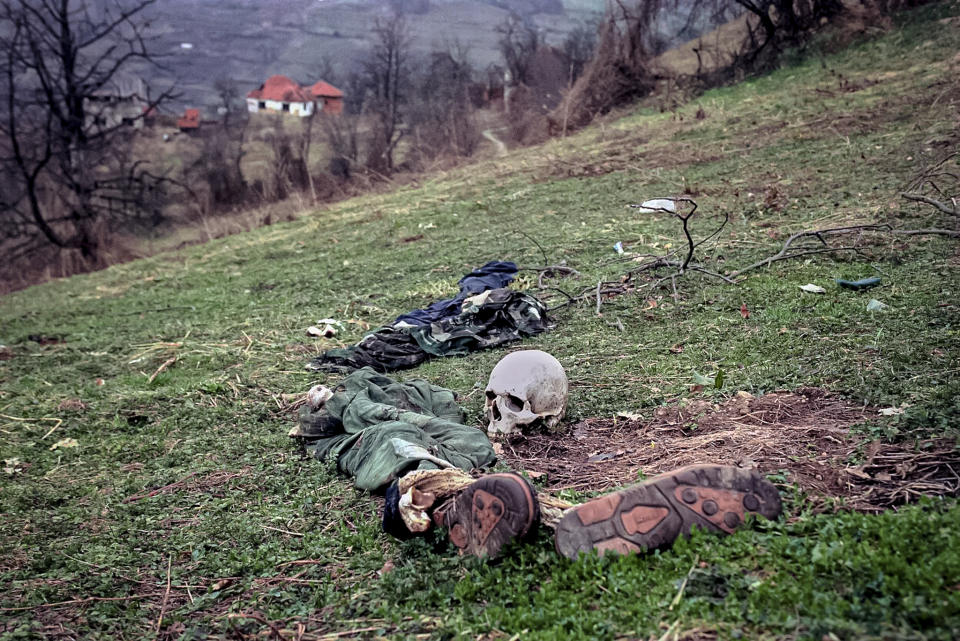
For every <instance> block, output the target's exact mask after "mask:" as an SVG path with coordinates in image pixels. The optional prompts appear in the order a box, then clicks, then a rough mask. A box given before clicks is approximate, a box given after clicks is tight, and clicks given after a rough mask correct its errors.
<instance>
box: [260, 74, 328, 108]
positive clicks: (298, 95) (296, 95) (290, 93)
mask: <svg viewBox="0 0 960 641" xmlns="http://www.w3.org/2000/svg"><path fill="white" fill-rule="evenodd" d="M247 98H253V99H255V100H276V101H277V102H312V101H313V98H312V97H311V96H310V94H308V93H307V92H306V91H304V89H303V87H301V86H300V85H298V84H297V83H295V82H294V81H293V80H291V79H290V78H287V77H286V76H280V75H276V76H270V77H269V78H267V81H266V82H265V83H263V85H261V86H260V88H259V89H254V90H253V91H251V92H250V93H248V94H247Z"/></svg>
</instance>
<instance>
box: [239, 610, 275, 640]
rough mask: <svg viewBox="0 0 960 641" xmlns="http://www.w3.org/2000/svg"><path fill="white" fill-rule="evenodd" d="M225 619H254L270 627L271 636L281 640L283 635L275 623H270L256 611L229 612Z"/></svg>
mask: <svg viewBox="0 0 960 641" xmlns="http://www.w3.org/2000/svg"><path fill="white" fill-rule="evenodd" d="M227 619H229V620H233V619H250V620H251V621H256V622H257V623H260V624H263V625H265V626H267V627H268V628H270V634H271V637H273V638H277V639H281V641H282V639H283V635H282V634H281V633H280V629H279V628H277V626H276V625H274V624H273V623H271V622H270V621H268V620H267V619H266V618H265V617H264V616H263V615H262V614H259V613H257V612H251V613H245V612H239V613H230V614H228V615H227Z"/></svg>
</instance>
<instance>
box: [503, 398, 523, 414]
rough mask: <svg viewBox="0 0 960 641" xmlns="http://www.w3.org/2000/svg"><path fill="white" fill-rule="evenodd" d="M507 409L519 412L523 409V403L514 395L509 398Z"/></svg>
mask: <svg viewBox="0 0 960 641" xmlns="http://www.w3.org/2000/svg"><path fill="white" fill-rule="evenodd" d="M507 407H509V408H510V409H512V410H513V411H514V412H519V411H520V410H522V409H523V401H522V400H521V399H519V398H517V397H516V396H514V395H513V394H510V395H508V396H507Z"/></svg>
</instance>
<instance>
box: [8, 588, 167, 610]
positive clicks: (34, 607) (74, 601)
mask: <svg viewBox="0 0 960 641" xmlns="http://www.w3.org/2000/svg"><path fill="white" fill-rule="evenodd" d="M153 596H157V593H152V594H133V595H130V596H114V597H103V596H89V597H86V598H85V599H70V600H69V601H57V602H56V603H40V604H39V605H26V606H21V607H17V608H0V612H24V611H26V610H39V609H44V610H45V609H47V608H59V607H60V606H64V605H80V604H84V603H96V602H99V601H133V600H135V599H147V598H149V597H153Z"/></svg>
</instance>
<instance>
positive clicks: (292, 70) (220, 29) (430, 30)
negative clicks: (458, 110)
mask: <svg viewBox="0 0 960 641" xmlns="http://www.w3.org/2000/svg"><path fill="white" fill-rule="evenodd" d="M604 4H605V3H604V0H391V1H383V0H163V1H162V2H158V3H156V4H155V5H153V6H152V7H150V9H149V14H148V16H149V18H150V20H151V26H152V32H153V34H154V36H155V40H154V42H153V44H152V46H151V48H152V50H153V51H155V52H156V53H157V54H158V55H159V56H160V60H161V61H162V63H163V65H164V67H165V69H164V70H156V69H150V68H147V67H141V68H140V69H138V70H137V71H139V73H141V75H143V76H144V77H145V79H146V80H147V81H148V82H149V83H150V84H151V85H154V86H162V85H165V84H170V83H175V84H176V86H177V89H178V91H179V92H180V94H181V97H180V98H179V100H178V101H177V103H176V104H172V105H171V107H173V108H176V109H179V108H183V107H184V106H192V107H203V108H206V109H211V108H213V107H214V106H215V105H216V103H217V96H216V93H215V91H214V90H213V84H214V82H215V81H216V80H217V79H219V78H229V79H231V80H233V81H234V82H235V83H236V84H237V86H238V88H239V89H240V91H241V93H243V94H245V93H246V92H247V91H248V90H250V89H254V88H256V87H257V86H259V85H260V83H261V82H262V81H263V80H264V78H266V77H267V76H269V75H271V74H275V73H282V74H285V75H288V76H290V77H292V78H294V79H296V80H299V81H301V82H313V81H315V80H318V79H319V78H318V75H319V74H320V69H321V68H322V67H323V64H324V61H325V60H329V61H330V62H331V63H332V64H333V66H334V71H335V74H336V75H339V74H344V73H346V72H347V71H348V70H349V69H350V68H351V67H352V66H353V64H355V61H357V60H358V59H359V58H360V57H361V56H362V55H363V53H364V52H365V51H367V50H368V49H369V46H370V29H371V26H372V24H373V21H374V19H376V17H377V16H380V15H386V14H387V13H388V12H389V11H391V8H392V6H399V7H401V8H402V9H403V10H404V11H405V12H406V13H408V14H409V16H410V20H409V23H410V27H411V31H412V35H413V48H414V51H415V52H418V53H426V52H428V51H430V50H431V49H432V48H435V47H442V46H444V45H445V44H446V43H450V42H454V41H457V42H459V43H460V44H462V45H465V46H466V47H467V48H468V50H469V55H470V57H471V59H472V61H473V64H474V66H475V67H477V68H478V69H483V68H485V67H487V65H489V64H491V63H496V62H499V61H500V54H499V52H498V50H497V38H498V36H497V33H496V31H495V27H496V26H497V25H498V24H500V23H501V22H503V20H504V19H505V18H506V17H507V16H508V15H509V13H510V12H511V11H513V12H516V13H518V14H520V15H521V16H523V17H524V18H526V19H528V20H530V21H531V22H532V23H533V24H535V25H536V26H537V27H538V28H539V29H541V30H542V31H543V34H544V37H545V38H546V40H547V41H548V42H551V43H559V42H561V41H562V40H563V39H564V37H565V36H566V34H567V33H568V32H569V31H570V30H572V29H573V28H575V27H576V26H577V25H579V24H582V23H584V22H588V21H590V20H594V19H596V18H598V17H600V16H601V15H602V13H603V9H604Z"/></svg>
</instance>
